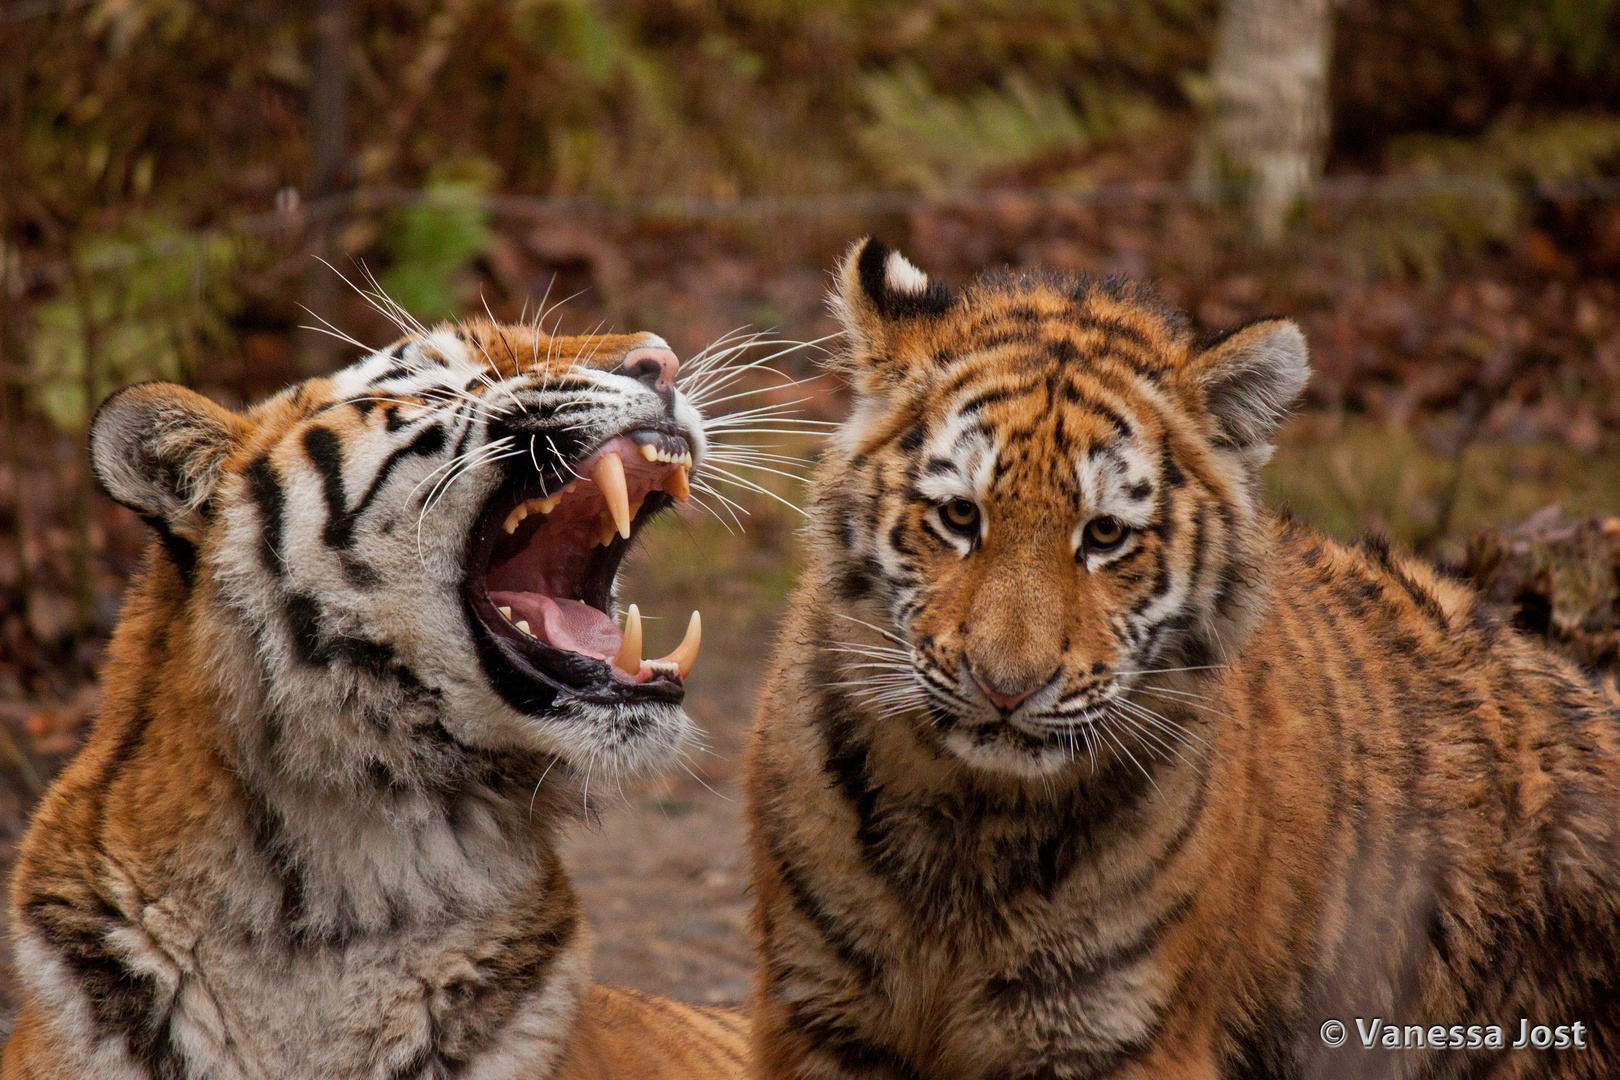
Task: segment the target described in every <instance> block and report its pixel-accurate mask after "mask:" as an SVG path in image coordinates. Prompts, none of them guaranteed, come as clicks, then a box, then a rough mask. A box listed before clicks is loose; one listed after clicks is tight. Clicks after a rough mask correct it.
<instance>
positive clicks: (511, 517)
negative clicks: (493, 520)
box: [501, 503, 529, 533]
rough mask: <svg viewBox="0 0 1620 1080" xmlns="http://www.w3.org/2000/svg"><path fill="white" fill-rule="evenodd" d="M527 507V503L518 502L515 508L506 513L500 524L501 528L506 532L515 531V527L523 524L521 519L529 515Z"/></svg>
mask: <svg viewBox="0 0 1620 1080" xmlns="http://www.w3.org/2000/svg"><path fill="white" fill-rule="evenodd" d="M527 507H528V504H527V503H520V504H519V505H518V507H517V508H516V509H514V510H513V511H512V512H511V513H510V514H507V515H506V521H504V522H503V523H502V524H501V528H503V529H505V530H506V531H507V532H508V533H514V532H516V531H517V527H518V526H519V525H521V524H523V519H524V518H526V517H528V516H529V511H528V508H527Z"/></svg>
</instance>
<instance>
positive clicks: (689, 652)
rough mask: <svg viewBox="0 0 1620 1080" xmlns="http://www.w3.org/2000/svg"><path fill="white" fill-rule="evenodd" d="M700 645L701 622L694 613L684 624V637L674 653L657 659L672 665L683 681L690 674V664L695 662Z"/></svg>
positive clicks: (701, 640)
mask: <svg viewBox="0 0 1620 1080" xmlns="http://www.w3.org/2000/svg"><path fill="white" fill-rule="evenodd" d="M702 644H703V620H702V618H700V617H699V616H698V613H697V612H695V611H694V612H692V618H691V620H690V621H689V622H688V623H687V624H686V636H685V637H683V638H681V643H680V644H679V645H677V646H675V651H674V652H672V653H670V654H669V655H668V656H662V657H659V659H660V660H661V661H663V662H665V663H670V664H674V665H675V668H676V670H678V671H679V672H680V673H681V678H683V679H684V678H686V676H687V675H689V674H691V672H692V664H693V662H694V661H696V660H697V654H698V648H699V646H701V645H702Z"/></svg>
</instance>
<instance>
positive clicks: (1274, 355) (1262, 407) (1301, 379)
mask: <svg viewBox="0 0 1620 1080" xmlns="http://www.w3.org/2000/svg"><path fill="white" fill-rule="evenodd" d="M1188 368H1189V371H1190V374H1191V375H1192V378H1193V380H1194V383H1195V385H1196V388H1197V390H1198V391H1199V393H1200V394H1201V396H1202V397H1203V401H1204V407H1205V408H1206V409H1208V410H1209V413H1210V415H1211V416H1213V417H1214V418H1215V422H1216V423H1217V424H1218V425H1220V430H1221V434H1222V436H1223V438H1224V441H1225V442H1227V443H1229V444H1230V445H1231V446H1232V447H1233V448H1235V449H1236V450H1238V451H1239V452H1240V453H1241V454H1243V456H1244V457H1245V458H1246V459H1247V460H1248V461H1249V464H1250V466H1251V467H1252V468H1254V469H1258V468H1259V467H1260V466H1262V465H1264V464H1265V463H1266V461H1267V460H1269V459H1270V457H1271V449H1272V447H1271V439H1272V436H1273V435H1275V434H1276V432H1277V427H1278V425H1280V424H1281V423H1282V422H1283V420H1284V419H1286V418H1287V416H1288V413H1289V412H1290V410H1291V409H1292V407H1293V404H1294V402H1295V400H1297V399H1298V397H1299V395H1300V394H1301V393H1302V392H1303V391H1304V390H1305V384H1306V383H1307V382H1309V381H1310V378H1311V361H1310V356H1309V354H1308V352H1307V350H1306V347H1305V335H1304V334H1303V333H1301V332H1300V329H1299V327H1298V326H1297V325H1295V323H1294V322H1293V321H1292V320H1290V319H1267V320H1265V321H1263V322H1257V323H1252V324H1250V325H1249V326H1245V327H1244V328H1243V329H1241V330H1239V331H1237V332H1236V333H1234V334H1232V335H1230V336H1228V337H1226V338H1224V339H1223V340H1221V341H1220V342H1218V343H1216V344H1215V345H1212V346H1211V347H1209V348H1208V349H1205V350H1204V351H1203V352H1202V353H1199V354H1198V355H1197V356H1195V357H1194V358H1193V360H1192V362H1191V363H1190V364H1189V365H1188Z"/></svg>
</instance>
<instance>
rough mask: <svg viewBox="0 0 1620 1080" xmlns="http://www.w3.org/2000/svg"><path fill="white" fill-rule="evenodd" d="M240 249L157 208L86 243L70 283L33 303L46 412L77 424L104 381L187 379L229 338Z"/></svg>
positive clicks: (37, 377)
mask: <svg viewBox="0 0 1620 1080" xmlns="http://www.w3.org/2000/svg"><path fill="white" fill-rule="evenodd" d="M243 255H244V250H243V244H242V242H241V241H239V240H236V239H232V238H230V237H226V236H223V235H219V234H211V233H197V232H187V231H184V230H181V229H178V228H176V227H175V226H174V225H173V224H172V223H171V222H169V221H166V220H164V219H161V218H148V219H142V220H140V221H137V222H134V223H131V225H130V226H129V227H128V228H127V230H126V235H124V236H121V237H120V238H117V239H95V240H91V241H88V242H86V243H85V244H83V245H82V246H81V247H80V249H79V250H78V252H77V254H76V256H75V259H74V270H73V276H72V279H71V281H70V282H69V284H68V285H67V287H66V288H64V289H63V290H62V292H61V294H60V295H59V296H57V297H56V298H55V299H53V300H51V301H49V302H47V303H45V304H42V305H40V306H39V308H38V309H37V312H36V324H35V330H34V335H33V352H32V355H31V358H30V359H31V362H32V367H33V372H34V389H35V391H36V394H37V403H38V404H39V406H40V407H41V408H42V409H43V410H44V412H45V414H46V415H47V416H48V417H50V419H51V420H52V422H53V423H55V424H56V425H57V426H58V427H61V428H63V429H65V430H68V431H83V430H85V428H87V427H88V426H89V421H90V410H91V408H93V406H94V405H95V404H96V403H97V402H98V401H100V399H101V397H102V396H103V395H104V394H106V393H107V392H108V391H110V390H112V389H114V388H116V387H118V386H122V385H124V384H125V383H131V382H139V381H142V380H145V379H169V380H181V379H184V378H186V377H187V376H188V375H189V374H190V373H191V372H193V371H194V370H196V368H197V366H198V364H199V362H200V361H201V359H202V358H203V357H204V356H206V355H209V354H210V353H211V352H216V351H218V350H221V349H226V348H228V347H229V340H230V336H231V335H230V326H229V323H230V318H231V316H232V315H233V314H234V313H235V311H236V309H237V307H238V305H239V303H240V297H239V296H238V294H237V293H236V291H235V289H234V287H233V275H234V272H235V271H236V269H237V268H238V267H239V266H240V265H241V264H242V262H243Z"/></svg>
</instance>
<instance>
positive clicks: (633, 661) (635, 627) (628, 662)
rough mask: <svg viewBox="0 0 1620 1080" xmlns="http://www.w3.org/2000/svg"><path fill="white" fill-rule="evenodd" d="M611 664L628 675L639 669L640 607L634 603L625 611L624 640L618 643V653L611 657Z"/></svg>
mask: <svg viewBox="0 0 1620 1080" xmlns="http://www.w3.org/2000/svg"><path fill="white" fill-rule="evenodd" d="M613 666H614V667H616V668H618V669H619V670H620V671H623V672H625V673H627V674H630V675H634V674H635V673H636V672H638V671H640V670H641V609H640V608H638V607H636V605H634V604H631V605H630V610H629V611H627V612H625V616H624V641H623V642H621V643H620V645H619V655H618V656H615V657H614V658H613Z"/></svg>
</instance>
